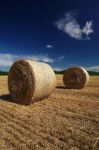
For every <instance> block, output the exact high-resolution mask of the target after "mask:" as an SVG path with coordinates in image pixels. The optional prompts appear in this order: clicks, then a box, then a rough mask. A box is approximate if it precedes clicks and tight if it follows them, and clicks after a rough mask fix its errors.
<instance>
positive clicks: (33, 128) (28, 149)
mask: <svg viewBox="0 0 99 150" xmlns="http://www.w3.org/2000/svg"><path fill="white" fill-rule="evenodd" d="M0 150H99V77H91V80H90V82H89V84H88V85H87V87H86V88H84V89H82V90H69V89H65V87H64V84H63V83H62V76H61V75H57V87H56V89H55V90H54V92H53V93H52V94H51V95H50V96H49V97H48V98H46V99H44V100H42V101H39V102H36V103H34V104H31V105H29V106H24V105H19V104H16V103H13V102H12V101H11V98H10V96H9V94H8V89H7V76H1V77H0Z"/></svg>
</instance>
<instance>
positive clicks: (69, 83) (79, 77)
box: [63, 67, 90, 89]
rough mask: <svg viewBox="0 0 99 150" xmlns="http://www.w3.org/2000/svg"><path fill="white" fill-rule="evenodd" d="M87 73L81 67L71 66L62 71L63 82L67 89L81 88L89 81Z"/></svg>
mask: <svg viewBox="0 0 99 150" xmlns="http://www.w3.org/2000/svg"><path fill="white" fill-rule="evenodd" d="M89 79H90V77H89V74H88V72H87V71H86V70H85V69H84V68H82V67H71V68H69V69H67V70H65V72H64V76H63V82H64V84H65V86H66V88H67V89H82V88H84V87H85V86H86V85H87V83H88V82H89Z"/></svg>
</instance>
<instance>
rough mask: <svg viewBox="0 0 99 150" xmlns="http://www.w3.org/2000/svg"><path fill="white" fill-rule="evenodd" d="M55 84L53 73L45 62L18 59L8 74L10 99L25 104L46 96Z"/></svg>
mask: <svg viewBox="0 0 99 150" xmlns="http://www.w3.org/2000/svg"><path fill="white" fill-rule="evenodd" d="M55 86H56V76H55V73H54V71H53V70H52V68H51V67H50V66H49V65H48V64H45V63H40V62H36V61H30V60H18V61H16V62H15V63H14V64H13V65H12V67H11V68H10V71H9V74H8V89H9V92H10V94H11V97H12V100H13V101H14V102H17V103H21V104H25V105H27V104H30V103H33V102H35V101H39V100H41V99H43V98H46V97H47V96H49V95H50V94H51V92H52V91H53V90H54V88H55Z"/></svg>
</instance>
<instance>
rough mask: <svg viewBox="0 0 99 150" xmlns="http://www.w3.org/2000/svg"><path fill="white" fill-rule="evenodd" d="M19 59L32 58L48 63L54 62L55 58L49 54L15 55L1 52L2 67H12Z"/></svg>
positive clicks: (0, 65) (0, 62)
mask: <svg viewBox="0 0 99 150" xmlns="http://www.w3.org/2000/svg"><path fill="white" fill-rule="evenodd" d="M18 59H30V60H36V61H41V62H46V63H53V62H54V59H53V58H50V57H49V56H48V55H46V54H45V55H13V54H0V67H10V66H11V65H12V63H13V62H14V61H16V60H18Z"/></svg>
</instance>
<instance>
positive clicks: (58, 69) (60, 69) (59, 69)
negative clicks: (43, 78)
mask: <svg viewBox="0 0 99 150" xmlns="http://www.w3.org/2000/svg"><path fill="white" fill-rule="evenodd" d="M54 70H55V71H62V70H63V69H62V68H54Z"/></svg>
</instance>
